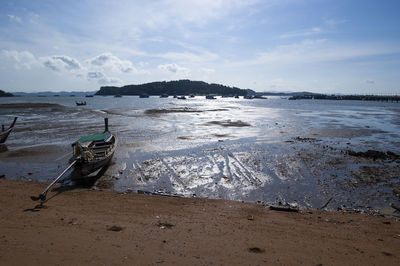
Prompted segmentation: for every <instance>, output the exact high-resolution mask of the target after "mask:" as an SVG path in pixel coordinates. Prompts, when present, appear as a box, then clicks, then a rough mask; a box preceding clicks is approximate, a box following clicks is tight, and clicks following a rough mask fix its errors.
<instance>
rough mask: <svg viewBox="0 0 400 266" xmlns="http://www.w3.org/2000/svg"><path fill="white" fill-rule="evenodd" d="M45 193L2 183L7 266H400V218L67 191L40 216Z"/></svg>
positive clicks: (0, 235) (2, 254)
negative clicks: (35, 199) (39, 197)
mask: <svg viewBox="0 0 400 266" xmlns="http://www.w3.org/2000/svg"><path fill="white" fill-rule="evenodd" d="M44 186H45V184H40V183H31V182H23V181H11V180H5V179H0V206H1V208H0V264H2V265H27V264H29V265H43V264H44V265H56V264H57V265H103V264H104V265H123V264H124V265H139V264H140V265H150V264H151V265H156V264H164V265H173V264H174V265H176V264H180V265H210V264H217V265H219V264H224V265H231V264H236V265H266V264H269V265H276V264H280V265H281V264H286V265H299V264H304V265H399V263H400V258H399V254H398V250H400V223H399V222H398V221H396V220H395V219H388V218H382V217H373V216H369V215H362V214H349V213H344V212H319V211H315V210H311V211H308V210H304V211H302V212H300V213H286V212H277V211H271V210H268V209H267V208H266V207H265V206H263V205H260V204H255V203H241V202H236V201H227V200H211V199H190V198H172V197H163V196H149V195H139V194H122V193H117V192H115V191H108V190H104V191H98V190H72V191H65V192H62V193H61V194H59V195H56V196H55V197H53V198H51V199H50V200H49V201H48V202H47V203H45V204H44V207H43V208H35V205H36V203H35V202H32V201H31V200H30V199H29V196H30V195H32V194H38V193H40V192H41V190H42V189H43V188H44ZM52 195H55V194H54V192H52V193H51V194H50V195H49V196H50V197H51V196H52Z"/></svg>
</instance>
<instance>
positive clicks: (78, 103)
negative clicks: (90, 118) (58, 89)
mask: <svg viewBox="0 0 400 266" xmlns="http://www.w3.org/2000/svg"><path fill="white" fill-rule="evenodd" d="M75 103H76V105H77V106H81V105H86V101H81V102H75Z"/></svg>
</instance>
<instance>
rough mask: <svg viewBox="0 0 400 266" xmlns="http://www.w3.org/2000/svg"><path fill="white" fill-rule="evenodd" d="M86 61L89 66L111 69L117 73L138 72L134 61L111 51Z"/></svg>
mask: <svg viewBox="0 0 400 266" xmlns="http://www.w3.org/2000/svg"><path fill="white" fill-rule="evenodd" d="M85 63H86V64H87V65H88V66H89V68H95V69H102V70H110V71H112V72H116V73H129V72H137V70H136V68H135V67H134V66H133V64H132V62H130V61H128V60H122V59H120V58H118V57H116V56H115V55H113V54H111V53H104V54H101V55H98V56H96V57H93V58H91V59H89V60H86V61H85Z"/></svg>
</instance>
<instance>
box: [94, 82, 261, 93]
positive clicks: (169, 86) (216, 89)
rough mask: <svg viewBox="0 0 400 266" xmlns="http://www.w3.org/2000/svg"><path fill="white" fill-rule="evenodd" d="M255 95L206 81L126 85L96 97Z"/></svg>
mask: <svg viewBox="0 0 400 266" xmlns="http://www.w3.org/2000/svg"><path fill="white" fill-rule="evenodd" d="M248 93H255V92H254V91H252V90H243V89H239V88H236V87H228V86H224V85H220V84H214V83H211V84H209V83H206V82H204V81H191V80H187V79H185V80H174V81H158V82H150V83H145V84H140V85H126V86H123V87H115V86H105V87H101V88H100V90H99V91H98V92H96V95H118V94H119V95H143V94H147V95H162V94H168V95H190V94H194V95H209V94H215V95H238V96H246V95H247V94H248Z"/></svg>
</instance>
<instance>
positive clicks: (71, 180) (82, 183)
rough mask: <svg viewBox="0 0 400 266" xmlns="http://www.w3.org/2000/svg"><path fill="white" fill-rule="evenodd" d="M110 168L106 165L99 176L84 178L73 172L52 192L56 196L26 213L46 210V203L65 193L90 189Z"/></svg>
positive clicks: (98, 173)
mask: <svg viewBox="0 0 400 266" xmlns="http://www.w3.org/2000/svg"><path fill="white" fill-rule="evenodd" d="M108 167H109V164H107V165H105V166H104V167H103V168H101V169H100V170H99V171H98V172H97V174H95V175H91V176H82V175H80V174H79V173H78V172H77V171H76V170H74V171H72V173H71V174H70V175H69V176H68V177H67V178H65V179H64V180H63V181H62V182H61V186H59V187H57V188H53V189H52V190H51V192H56V193H55V194H53V195H52V196H50V197H49V198H47V199H46V200H45V201H43V202H40V203H39V204H37V205H36V206H35V207H34V208H28V209H25V210H24V212H38V211H40V210H41V209H46V208H47V206H45V205H44V204H45V203H46V202H48V201H49V200H51V199H53V198H55V197H57V196H58V195H60V194H62V193H64V192H67V191H72V190H76V189H90V188H91V187H93V186H94V185H95V184H96V182H97V180H99V179H100V178H101V177H102V176H103V175H104V173H105V172H106V171H107V169H108Z"/></svg>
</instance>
